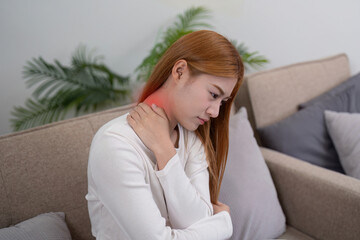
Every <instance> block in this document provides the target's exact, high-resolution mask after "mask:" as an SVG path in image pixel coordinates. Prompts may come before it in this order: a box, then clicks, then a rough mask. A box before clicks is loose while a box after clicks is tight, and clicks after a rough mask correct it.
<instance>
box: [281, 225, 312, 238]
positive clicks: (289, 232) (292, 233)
mask: <svg viewBox="0 0 360 240" xmlns="http://www.w3.org/2000/svg"><path fill="white" fill-rule="evenodd" d="M277 239H291V240H314V238H312V237H310V236H308V235H306V234H305V233H302V232H300V231H298V230H297V229H296V228H293V227H291V226H289V225H288V226H286V232H284V233H283V234H282V235H281V236H280V237H279V238H277Z"/></svg>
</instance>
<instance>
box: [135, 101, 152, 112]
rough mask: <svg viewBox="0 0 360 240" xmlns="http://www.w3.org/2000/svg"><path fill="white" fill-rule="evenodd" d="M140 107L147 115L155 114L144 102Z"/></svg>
mask: <svg viewBox="0 0 360 240" xmlns="http://www.w3.org/2000/svg"><path fill="white" fill-rule="evenodd" d="M138 106H139V107H141V108H142V110H143V111H144V112H145V113H147V114H151V113H153V111H152V110H151V108H150V107H149V105H147V104H146V103H143V102H142V103H140V104H139V105H138Z"/></svg>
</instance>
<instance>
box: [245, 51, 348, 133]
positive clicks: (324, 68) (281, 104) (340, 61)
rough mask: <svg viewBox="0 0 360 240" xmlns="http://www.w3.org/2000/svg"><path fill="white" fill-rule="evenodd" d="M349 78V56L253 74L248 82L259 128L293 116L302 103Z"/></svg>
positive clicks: (254, 119) (337, 56)
mask: <svg viewBox="0 0 360 240" xmlns="http://www.w3.org/2000/svg"><path fill="white" fill-rule="evenodd" d="M349 77H350V68H349V61H348V57H347V56H346V54H339V55H336V56H332V57H328V58H324V59H320V60H316V61H308V62H302V63H298V64H292V65H289V66H285V67H281V68H276V69H272V70H268V71H262V72H259V73H255V74H252V75H249V76H248V77H247V78H246V80H245V81H246V84H247V86H246V87H247V90H248V94H249V97H250V102H251V106H252V109H251V110H252V111H253V113H252V112H251V113H252V114H253V116H252V118H253V121H254V122H255V126H256V127H264V126H267V125H270V124H272V123H275V122H277V121H279V120H281V119H284V118H286V117H288V116H290V115H291V114H293V113H295V112H296V111H297V110H298V105H299V104H301V103H304V102H307V101H308V100H310V99H312V98H314V97H316V96H319V95H320V94H322V93H324V92H326V91H328V90H329V89H331V88H333V87H335V86H336V85H338V84H340V83H341V82H343V81H345V80H346V79H348V78H349ZM250 120H251V119H250ZM255 126H253V127H255Z"/></svg>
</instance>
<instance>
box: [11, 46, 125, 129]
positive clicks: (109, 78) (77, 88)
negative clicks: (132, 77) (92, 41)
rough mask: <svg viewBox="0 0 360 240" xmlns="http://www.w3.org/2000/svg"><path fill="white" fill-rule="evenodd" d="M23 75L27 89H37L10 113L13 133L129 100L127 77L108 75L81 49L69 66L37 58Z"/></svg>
mask: <svg viewBox="0 0 360 240" xmlns="http://www.w3.org/2000/svg"><path fill="white" fill-rule="evenodd" d="M23 74H24V78H25V79H26V83H27V86H28V87H32V86H35V85H37V87H36V89H35V91H34V92H33V96H32V98H30V99H28V100H27V101H26V102H25V107H15V108H14V110H13V111H12V115H13V116H14V118H13V119H11V123H12V127H13V129H14V130H15V131H18V130H23V129H26V128H30V127H34V126H39V125H43V124H46V123H50V122H54V121H59V120H62V119H64V118H65V116H66V114H67V113H68V111H69V110H71V109H74V110H75V115H76V116H77V115H79V114H80V113H87V112H93V111H96V110H97V109H104V108H108V107H111V106H117V105H119V104H124V103H128V102H129V101H130V99H129V93H130V89H129V85H128V83H129V77H124V76H121V75H118V74H116V73H114V72H112V71H111V70H110V69H109V68H108V67H106V66H105V65H104V64H103V63H102V62H101V57H100V56H95V57H94V56H93V55H92V54H91V53H88V52H87V50H86V48H85V47H84V46H79V47H78V48H77V49H76V51H75V53H74V54H73V56H72V61H71V66H64V65H62V64H61V63H60V62H59V61H57V60H55V63H54V64H50V63H48V62H46V61H45V60H44V59H43V58H41V57H39V58H33V59H32V61H29V62H28V63H27V65H26V66H25V67H24V71H23Z"/></svg>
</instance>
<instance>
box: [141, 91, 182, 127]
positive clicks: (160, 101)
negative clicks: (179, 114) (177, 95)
mask: <svg viewBox="0 0 360 240" xmlns="http://www.w3.org/2000/svg"><path fill="white" fill-rule="evenodd" d="M168 97H169V92H168V91H167V90H164V89H163V88H159V89H158V90H156V91H155V92H153V93H152V94H151V95H150V96H148V97H147V98H146V99H145V101H144V103H146V104H147V105H149V106H150V107H151V105H152V104H155V105H156V106H158V107H161V108H162V109H164V111H165V113H166V115H167V118H168V120H169V126H170V130H171V134H172V132H173V131H174V129H175V127H176V126H177V124H178V123H177V121H176V119H175V118H174V116H173V115H172V112H171V108H170V106H169V102H170V99H169V98H168Z"/></svg>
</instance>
